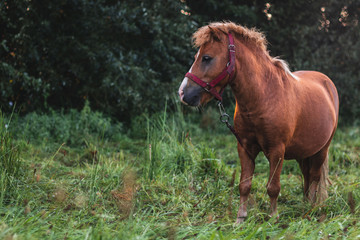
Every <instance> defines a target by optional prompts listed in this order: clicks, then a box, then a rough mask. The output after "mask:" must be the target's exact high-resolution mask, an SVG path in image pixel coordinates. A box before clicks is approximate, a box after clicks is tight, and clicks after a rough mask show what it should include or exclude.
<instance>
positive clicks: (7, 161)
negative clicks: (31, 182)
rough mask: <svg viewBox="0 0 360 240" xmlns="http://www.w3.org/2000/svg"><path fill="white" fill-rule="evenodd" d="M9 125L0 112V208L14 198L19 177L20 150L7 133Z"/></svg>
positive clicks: (9, 122)
mask: <svg viewBox="0 0 360 240" xmlns="http://www.w3.org/2000/svg"><path fill="white" fill-rule="evenodd" d="M10 124H11V121H8V122H6V121H5V120H4V118H3V115H2V112H1V111H0V141H1V146H0V189H1V193H0V207H1V206H2V205H3V204H4V203H7V202H8V201H9V200H10V198H11V197H13V196H14V193H15V192H16V191H17V182H18V179H19V178H20V176H21V169H20V168H21V160H20V156H19V153H20V149H19V146H18V145H17V144H16V142H15V141H14V139H13V136H12V134H11V133H10V132H9V131H8V128H9V127H10Z"/></svg>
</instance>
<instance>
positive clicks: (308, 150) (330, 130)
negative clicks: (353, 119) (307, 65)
mask: <svg viewBox="0 0 360 240" xmlns="http://www.w3.org/2000/svg"><path fill="white" fill-rule="evenodd" d="M293 74H294V75H295V76H296V77H297V78H298V80H297V81H296V83H295V86H294V87H295V93H296V94H295V96H294V98H293V101H294V109H297V116H296V125H295V126H294V128H295V129H294V134H293V136H292V139H291V141H290V143H289V145H288V146H287V151H286V152H287V153H286V156H287V157H286V158H305V157H309V156H311V155H313V154H315V153H317V152H318V151H320V150H321V149H322V148H323V147H324V146H326V145H327V144H328V143H329V142H330V141H331V139H332V137H333V134H334V132H335V129H336V126H337V121H338V112H339V99H338V94H337V90H336V88H335V85H334V84H333V82H332V81H331V80H330V79H329V78H328V77H327V76H326V75H324V74H322V73H320V72H315V71H299V72H294V73H293Z"/></svg>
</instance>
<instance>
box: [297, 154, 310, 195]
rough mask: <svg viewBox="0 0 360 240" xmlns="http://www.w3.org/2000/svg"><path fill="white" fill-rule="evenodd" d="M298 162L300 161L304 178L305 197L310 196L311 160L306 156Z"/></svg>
mask: <svg viewBox="0 0 360 240" xmlns="http://www.w3.org/2000/svg"><path fill="white" fill-rule="evenodd" d="M297 162H298V163H299V166H300V169H301V172H302V174H303V178H304V197H305V198H308V193H309V177H310V167H311V161H309V159H308V158H305V159H298V160H297Z"/></svg>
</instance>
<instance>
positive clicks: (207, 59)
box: [179, 26, 235, 106]
mask: <svg viewBox="0 0 360 240" xmlns="http://www.w3.org/2000/svg"><path fill="white" fill-rule="evenodd" d="M200 35H201V36H200ZM204 35H205V36H204ZM228 38H229V40H228ZM194 39H195V45H196V46H198V47H200V49H199V50H198V52H197V53H196V55H195V61H194V63H193V65H192V66H191V68H190V70H189V72H188V73H187V74H186V75H185V78H184V79H183V81H182V83H181V85H180V88H179V96H180V99H181V101H182V102H183V103H185V104H187V105H190V106H201V105H205V104H206V103H207V102H209V101H210V100H211V99H212V98H213V97H215V98H217V99H218V100H221V93H222V90H223V88H224V87H225V86H226V84H227V83H228V81H229V79H230V77H231V76H232V74H233V71H234V65H235V49H234V42H233V38H232V36H231V34H228V35H227V34H225V33H224V32H217V31H215V30H214V29H213V28H211V27H210V26H209V27H206V28H205V27H203V28H200V30H198V31H197V32H196V33H195V34H194ZM199 39H200V40H199ZM201 41H202V42H201ZM199 43H200V44H199Z"/></svg>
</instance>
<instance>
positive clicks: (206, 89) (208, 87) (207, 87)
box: [204, 83, 211, 92]
mask: <svg viewBox="0 0 360 240" xmlns="http://www.w3.org/2000/svg"><path fill="white" fill-rule="evenodd" d="M204 89H205V91H207V92H210V89H211V86H210V84H209V83H206V86H205V87H204Z"/></svg>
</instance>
